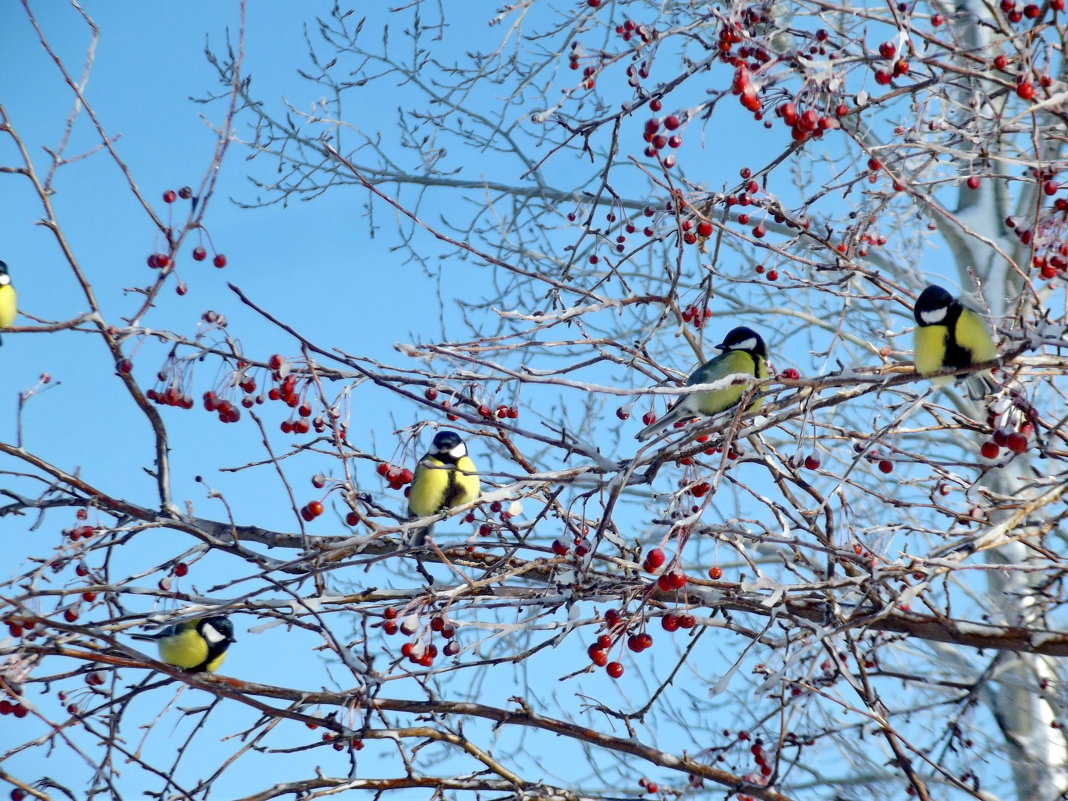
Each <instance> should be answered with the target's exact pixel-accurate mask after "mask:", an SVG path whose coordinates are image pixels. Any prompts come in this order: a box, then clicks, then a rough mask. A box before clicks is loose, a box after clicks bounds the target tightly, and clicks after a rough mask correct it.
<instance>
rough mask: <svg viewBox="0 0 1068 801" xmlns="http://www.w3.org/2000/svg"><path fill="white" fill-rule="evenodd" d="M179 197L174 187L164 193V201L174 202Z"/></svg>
mask: <svg viewBox="0 0 1068 801" xmlns="http://www.w3.org/2000/svg"><path fill="white" fill-rule="evenodd" d="M177 199H178V194H177V193H176V192H175V191H174V190H173V189H168V190H167V191H166V192H164V193H163V202H164V203H173V202H174V201H176V200H177Z"/></svg>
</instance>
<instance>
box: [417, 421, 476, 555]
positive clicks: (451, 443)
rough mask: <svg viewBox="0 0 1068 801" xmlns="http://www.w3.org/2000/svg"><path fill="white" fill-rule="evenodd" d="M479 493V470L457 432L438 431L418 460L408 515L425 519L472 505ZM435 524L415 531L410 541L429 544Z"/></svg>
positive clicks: (418, 544)
mask: <svg viewBox="0 0 1068 801" xmlns="http://www.w3.org/2000/svg"><path fill="white" fill-rule="evenodd" d="M479 490H480V485H479V479H478V469H477V468H476V467H475V463H474V462H473V461H471V458H470V457H469V456H468V455H467V445H465V444H464V441H463V440H462V439H461V438H460V435H459V434H457V433H456V432H455V431H439V432H438V433H437V435H435V437H434V441H433V442H432V443H431V444H430V450H429V451H427V453H426V455H425V456H423V458H422V459H420V460H419V465H418V466H417V467H416V468H415V477H414V478H413V479H412V486H411V491H410V492H409V493H408V514H409V515H410V516H411V517H426V516H427V515H433V514H437V513H438V512H443V511H445V510H446V509H452V508H453V507H455V506H463V505H464V504H466V503H471V501H473V500H475V498H477V497H478V493H479ZM433 528H434V527H433V525H430V526H425V527H423V528H416V529H412V530H411V531H410V532H409V533H408V542H409V544H411V545H413V546H420V545H424V544H426V538H427V536H429V534H430V532H431V530H432V529H433Z"/></svg>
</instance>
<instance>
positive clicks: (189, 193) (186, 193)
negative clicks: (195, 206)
mask: <svg viewBox="0 0 1068 801" xmlns="http://www.w3.org/2000/svg"><path fill="white" fill-rule="evenodd" d="M178 197H180V198H181V199H182V200H189V198H191V197H193V188H192V187H189V186H183V187H182V188H181V189H179V190H178Z"/></svg>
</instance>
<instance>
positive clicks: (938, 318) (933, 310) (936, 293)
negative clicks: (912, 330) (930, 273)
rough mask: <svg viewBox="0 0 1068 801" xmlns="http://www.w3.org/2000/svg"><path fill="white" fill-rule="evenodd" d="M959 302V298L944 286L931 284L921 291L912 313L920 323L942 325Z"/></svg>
mask: <svg viewBox="0 0 1068 801" xmlns="http://www.w3.org/2000/svg"><path fill="white" fill-rule="evenodd" d="M957 302H958V301H957V299H956V298H955V297H953V296H952V295H951V294H949V293H948V292H946V290H944V289H942V287H940V286H937V285H936V284H931V285H930V286H929V287H927V289H925V290H923V292H921V293H920V297H919V298H918V299H917V300H916V306H915V308H914V309H913V310H912V314H913V316H914V317H915V318H916V322H917V323H919V324H920V325H941V324H942V323H944V322H945V320H946V316H947V315H948V314H949V310H950V309H951V308H952V307H953V304H955V303H957Z"/></svg>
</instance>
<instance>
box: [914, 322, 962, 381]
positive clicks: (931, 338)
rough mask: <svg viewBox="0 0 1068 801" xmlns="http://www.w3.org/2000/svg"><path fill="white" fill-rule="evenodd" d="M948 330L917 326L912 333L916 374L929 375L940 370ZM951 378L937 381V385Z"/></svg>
mask: <svg viewBox="0 0 1068 801" xmlns="http://www.w3.org/2000/svg"><path fill="white" fill-rule="evenodd" d="M948 335H949V329H948V328H946V327H945V326H944V325H918V326H916V328H915V330H914V332H913V346H914V350H915V354H916V355H915V359H916V372H918V373H919V374H920V375H930V374H931V373H937V372H938V371H939V370H941V369H942V366H943V363H944V362H945V358H946V338H947V336H948ZM952 380H953V378H952V376H946V377H945V379H944V380H943V379H938V383H943V384H944V383H948V382H949V381H952Z"/></svg>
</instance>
